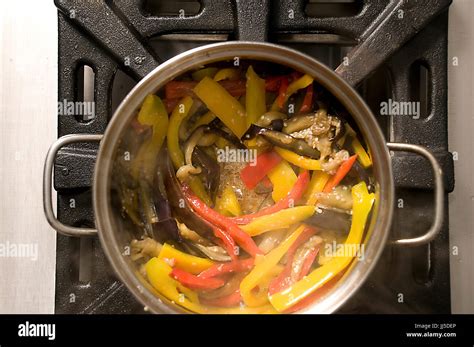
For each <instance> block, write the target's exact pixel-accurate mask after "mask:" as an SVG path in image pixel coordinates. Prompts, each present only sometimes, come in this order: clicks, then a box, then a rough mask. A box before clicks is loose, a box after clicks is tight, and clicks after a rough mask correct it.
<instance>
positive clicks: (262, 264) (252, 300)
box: [240, 225, 305, 307]
mask: <svg viewBox="0 0 474 347" xmlns="http://www.w3.org/2000/svg"><path fill="white" fill-rule="evenodd" d="M304 230H305V226H304V225H301V226H299V227H298V228H296V230H294V231H293V232H292V233H291V234H290V236H288V237H287V238H286V239H285V240H284V241H283V242H282V243H280V245H278V246H277V247H276V248H274V249H273V250H271V251H270V252H269V253H268V254H267V255H262V256H259V257H258V258H257V259H256V260H255V261H256V264H255V267H254V268H253V269H252V271H250V272H249V274H248V275H247V276H245V277H244V279H243V280H242V282H241V283H240V295H241V296H242V299H243V301H244V303H245V304H246V305H247V306H249V307H253V306H260V305H261V298H258V297H255V293H254V292H253V291H254V289H255V287H257V286H258V285H259V284H260V283H261V282H262V278H264V277H267V276H268V275H269V274H270V273H271V272H272V270H273V269H274V268H275V267H276V266H277V265H278V263H279V262H280V260H281V258H283V256H284V255H285V253H286V252H288V249H289V248H290V247H291V245H292V244H293V243H294V242H295V241H296V240H297V239H298V237H299V236H300V235H301V233H302V232H303V231H304Z"/></svg>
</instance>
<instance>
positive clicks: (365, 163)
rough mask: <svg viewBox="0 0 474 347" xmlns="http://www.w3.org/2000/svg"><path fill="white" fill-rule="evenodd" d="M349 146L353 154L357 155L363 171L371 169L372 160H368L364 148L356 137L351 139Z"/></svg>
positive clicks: (368, 157)
mask: <svg viewBox="0 0 474 347" xmlns="http://www.w3.org/2000/svg"><path fill="white" fill-rule="evenodd" d="M351 146H352V149H353V150H354V152H355V154H357V159H358V161H359V163H360V164H361V165H362V167H364V169H367V168H369V167H371V166H372V159H370V156H369V154H368V153H367V152H366V150H365V148H364V147H363V146H362V144H361V143H360V141H359V139H358V138H357V137H354V138H353V139H352V142H351Z"/></svg>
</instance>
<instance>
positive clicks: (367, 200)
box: [270, 182, 374, 312]
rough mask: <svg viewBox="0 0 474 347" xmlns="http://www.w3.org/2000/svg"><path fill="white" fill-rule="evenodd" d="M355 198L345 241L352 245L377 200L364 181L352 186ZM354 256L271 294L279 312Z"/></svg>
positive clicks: (335, 259) (335, 260) (333, 261)
mask: <svg viewBox="0 0 474 347" xmlns="http://www.w3.org/2000/svg"><path fill="white" fill-rule="evenodd" d="M352 198H353V206H352V225H351V230H350V231H349V235H348V236H347V239H346V241H345V243H344V244H345V245H348V246H351V248H352V246H353V245H359V244H360V243H361V241H362V236H363V234H364V230H365V224H366V221H367V217H368V215H369V213H370V210H371V209H372V204H373V202H374V194H373V193H369V192H368V190H367V185H366V184H365V182H360V183H358V184H356V185H355V186H354V187H352ZM353 258H354V255H353V254H351V255H344V256H342V257H333V258H332V259H331V260H330V261H329V262H328V263H326V264H324V265H322V266H321V267H319V268H317V269H315V270H313V271H312V272H311V273H310V274H309V275H308V276H306V277H304V278H303V279H302V280H300V281H298V282H296V283H295V284H293V285H292V286H291V287H289V288H287V289H285V290H283V291H281V292H279V293H276V294H273V295H271V296H270V303H271V304H272V305H273V307H275V309H276V310H277V311H279V312H282V311H285V310H287V309H288V308H290V307H291V306H293V305H295V304H296V303H298V302H299V301H300V300H302V299H304V298H305V297H307V296H308V295H310V294H311V293H312V292H314V291H315V290H317V289H318V288H321V287H322V286H323V285H324V284H325V283H327V282H328V281H330V280H331V279H332V278H334V276H336V275H337V274H339V273H340V272H341V271H343V270H344V269H345V268H346V267H347V266H349V264H350V263H351V262H352V260H353Z"/></svg>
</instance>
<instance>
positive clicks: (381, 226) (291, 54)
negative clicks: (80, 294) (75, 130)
mask: <svg viewBox="0 0 474 347" xmlns="http://www.w3.org/2000/svg"><path fill="white" fill-rule="evenodd" d="M234 57H239V58H240V59H257V60H263V61H271V62H275V63H278V64H282V65H286V66H289V67H291V68H293V69H295V70H298V71H301V72H304V73H307V74H310V75H311V76H313V77H314V78H315V80H316V81H317V82H318V83H319V84H321V85H322V86H324V87H325V88H326V89H327V90H328V91H329V92H331V93H332V94H333V95H334V96H335V97H337V99H338V100H339V101H340V102H341V103H342V104H343V105H344V106H345V107H346V109H347V110H348V112H349V113H350V114H351V115H352V117H353V118H354V120H355V121H356V123H357V125H358V126H359V128H360V131H361V133H362V136H363V137H364V139H365V142H366V143H367V145H368V147H369V149H370V152H371V154H372V159H373V174H374V178H375V181H376V185H375V192H376V203H375V205H374V210H373V213H372V214H371V217H370V220H369V221H368V229H367V233H366V237H365V239H364V245H365V254H364V255H365V257H364V260H354V261H353V262H352V264H351V266H350V268H349V270H348V271H347V272H346V273H345V275H344V276H343V278H341V280H340V281H339V282H338V284H337V285H336V286H335V287H334V288H332V290H330V291H329V292H328V294H327V295H325V296H324V297H323V298H322V299H321V300H319V301H317V302H316V303H314V304H313V305H312V306H310V307H309V308H308V309H306V310H305V311H304V312H307V313H331V312H334V311H336V310H337V309H338V308H339V307H340V306H341V305H343V304H344V303H345V302H346V300H347V299H349V297H350V296H351V295H353V294H354V292H355V291H356V290H357V289H358V288H359V287H360V286H361V285H362V283H363V282H364V281H365V279H366V278H367V276H368V275H369V273H370V272H371V270H372V269H373V267H374V266H375V264H376V262H377V260H378V259H379V257H380V255H381V253H382V251H383V249H384V247H385V246H386V243H387V239H388V234H389V232H390V225H391V221H392V214H393V209H394V199H395V196H394V181H393V176H392V169H391V159H390V153H389V151H390V150H392V151H407V152H414V153H416V154H419V155H422V156H424V157H425V158H426V159H428V160H429V162H430V163H431V165H432V167H433V173H434V182H435V194H434V199H435V213H434V220H433V223H432V226H431V228H430V229H429V230H428V231H427V232H426V233H425V234H424V235H422V236H419V237H415V238H412V239H403V240H396V241H390V242H392V243H393V244H394V245H400V246H418V245H422V244H425V243H428V242H430V241H431V240H432V239H433V238H434V237H435V236H436V234H437V232H438V231H439V229H440V227H441V224H442V206H443V199H444V195H443V179H442V171H441V168H440V166H439V164H438V162H437V161H436V159H435V158H434V156H433V155H432V154H431V153H430V152H429V151H428V150H426V149H425V148H423V147H421V146H418V145H413V144H402V143H386V142H385V139H384V137H383V135H382V132H381V130H380V127H379V126H378V124H377V122H376V120H375V117H374V115H373V114H372V112H371V111H370V109H369V108H368V106H367V105H366V104H365V102H364V101H363V100H362V98H361V97H360V96H359V95H358V94H357V92H356V91H355V90H354V89H353V88H352V87H351V86H350V85H349V84H348V83H347V82H346V81H345V80H343V79H342V78H341V77H340V76H339V75H338V74H337V73H335V72H334V71H332V70H331V69H329V68H327V67H326V66H325V65H323V64H322V63H320V62H318V61H317V60H315V59H313V58H311V57H309V56H307V55H305V54H302V53H300V52H297V51H295V50H292V49H289V48H286V47H282V46H278V45H273V44H268V43H254V42H225V43H217V44H212V45H207V46H203V47H199V48H196V49H193V50H190V51H187V52H185V53H182V54H180V55H178V56H176V57H174V58H172V59H170V60H168V61H167V62H165V63H163V64H161V65H160V66H159V67H157V68H156V69H155V70H153V71H152V72H151V73H150V74H149V75H147V76H146V77H145V78H144V79H143V80H141V81H140V82H139V83H138V84H137V85H136V87H135V88H134V89H133V90H132V91H131V92H130V93H129V94H128V95H127V97H126V98H125V99H124V100H123V102H122V103H121V104H120V106H119V107H118V109H117V111H116V112H115V114H114V115H113V117H112V120H111V121H110V124H109V125H108V127H107V130H106V132H105V134H104V135H103V136H102V135H82V134H80V135H67V136H64V137H61V138H60V139H58V140H57V141H56V142H55V143H54V144H53V145H52V146H51V148H50V150H49V152H48V154H47V157H46V162H45V168H44V177H43V184H44V187H43V188H44V196H43V198H44V210H45V214H46V218H47V220H48V222H49V223H50V225H51V226H52V227H53V228H54V229H56V230H57V231H58V232H59V233H61V234H64V235H68V236H90V235H95V234H97V233H98V234H99V237H100V240H101V243H102V247H103V249H104V251H105V254H106V255H107V257H108V259H109V261H110V263H111V264H112V267H113V268H114V270H115V272H116V273H117V274H118V276H119V278H120V279H121V280H122V281H123V282H124V283H125V285H126V286H127V287H128V289H129V290H130V291H131V292H132V293H133V294H134V295H135V297H136V298H137V299H138V300H139V301H140V302H141V303H142V304H143V305H144V306H146V307H148V308H149V310H150V311H152V312H155V313H174V312H180V313H182V312H186V311H185V310H184V309H182V308H180V307H178V306H177V305H174V304H172V303H170V302H169V301H168V300H166V299H164V298H163V297H160V296H159V295H157V293H156V291H154V290H153V289H152V288H151V286H150V285H149V284H148V283H147V281H146V280H145V279H144V278H143V277H142V276H141V275H140V274H139V272H138V270H137V268H136V266H135V265H134V264H133V262H132V261H131V260H130V259H129V257H128V256H127V255H123V253H124V250H125V249H126V246H127V245H128V244H129V241H130V239H131V237H130V235H128V233H127V231H126V230H124V228H123V226H122V225H121V222H120V220H121V218H120V216H119V215H118V213H117V212H116V211H114V210H113V209H112V207H111V203H110V199H111V196H110V187H111V172H112V163H113V160H114V156H115V153H116V150H117V146H118V143H119V139H120V138H121V136H122V135H123V133H124V131H125V129H126V127H127V125H128V124H129V122H130V120H131V118H132V117H133V116H134V114H135V113H136V111H137V110H138V109H139V107H140V105H141V103H142V101H143V100H144V98H145V96H146V95H147V94H150V93H155V92H157V91H158V90H159V89H161V88H162V87H163V86H164V85H165V84H166V83H167V82H168V81H170V80H173V79H174V78H176V77H178V76H179V75H181V74H183V73H184V72H186V71H189V70H192V69H196V68H198V67H200V66H202V65H206V64H209V63H212V62H215V61H222V60H232V59H234ZM85 141H100V142H101V143H100V149H99V153H98V156H97V162H96V165H95V172H94V182H93V204H94V213H95V220H96V226H97V230H96V229H88V228H76V227H71V226H68V225H64V224H62V223H61V222H59V221H58V220H57V218H56V217H55V216H54V213H53V206H52V198H51V182H52V177H51V176H52V169H53V163H54V160H55V157H56V154H57V152H58V150H59V149H60V148H61V147H63V146H65V145H68V144H72V143H76V142H85Z"/></svg>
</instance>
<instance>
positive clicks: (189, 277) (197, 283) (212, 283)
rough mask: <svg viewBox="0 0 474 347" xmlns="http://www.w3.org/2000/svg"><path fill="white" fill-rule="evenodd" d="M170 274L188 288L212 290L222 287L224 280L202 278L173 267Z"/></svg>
mask: <svg viewBox="0 0 474 347" xmlns="http://www.w3.org/2000/svg"><path fill="white" fill-rule="evenodd" d="M170 276H171V277H173V278H174V279H175V280H177V281H178V282H180V283H181V284H182V285H183V286H185V287H188V288H190V289H200V290H212V289H217V288H220V287H222V286H223V285H224V284H225V281H224V280H223V279H220V278H202V277H198V276H195V275H193V274H192V273H189V272H187V271H184V270H181V269H178V268H174V269H173V270H172V271H171V273H170Z"/></svg>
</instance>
